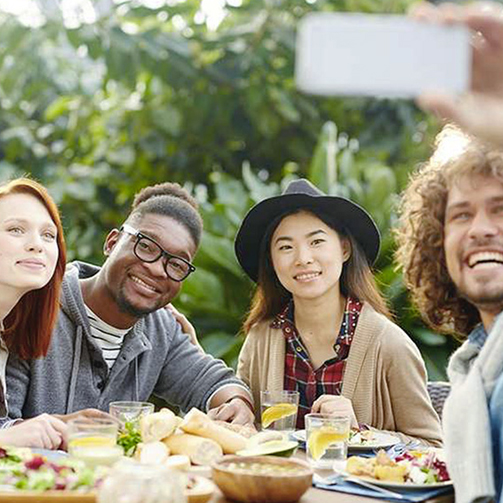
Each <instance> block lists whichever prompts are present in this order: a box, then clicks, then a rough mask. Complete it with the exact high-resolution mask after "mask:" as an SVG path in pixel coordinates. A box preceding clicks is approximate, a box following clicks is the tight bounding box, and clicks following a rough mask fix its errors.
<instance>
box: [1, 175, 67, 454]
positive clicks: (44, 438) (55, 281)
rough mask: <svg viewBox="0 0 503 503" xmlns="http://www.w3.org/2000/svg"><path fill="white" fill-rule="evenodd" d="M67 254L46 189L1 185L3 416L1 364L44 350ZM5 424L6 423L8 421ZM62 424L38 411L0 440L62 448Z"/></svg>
mask: <svg viewBox="0 0 503 503" xmlns="http://www.w3.org/2000/svg"><path fill="white" fill-rule="evenodd" d="M65 261H66V252H65V243H64V240H63V229H62V226H61V220H60V217H59V214H58V210H57V208H56V205H55V203H54V201H53V200H52V199H51V197H50V196H49V194H48V193H47V191H46V189H45V188H44V187H43V186H41V185H40V184H38V183H37V182H35V181H33V180H30V179H27V178H20V179H17V180H13V181H11V182H9V183H6V184H4V185H0V335H1V339H0V415H1V416H2V417H5V416H7V403H6V389H5V366H6V361H7V357H8V353H9V351H10V352H12V353H16V354H18V355H19V356H20V357H22V358H37V357H40V356H44V355H45V354H46V353H47V349H48V347H49V342H50V338H51V332H52V328H53V326H54V323H55V322H56V318H57V316H58V310H59V292H60V286H61V282H62V279H63V273H64V270H65ZM7 424H8V423H7ZM65 436H66V425H65V424H64V423H63V422H62V421H61V420H59V419H57V418H55V417H52V416H49V415H47V414H42V415H41V416H38V417H36V418H33V419H30V420H27V421H22V422H19V423H16V424H15V425H13V426H10V427H7V428H4V429H2V430H0V444H3V445H16V446H30V447H42V448H47V449H57V448H60V447H64V444H65Z"/></svg>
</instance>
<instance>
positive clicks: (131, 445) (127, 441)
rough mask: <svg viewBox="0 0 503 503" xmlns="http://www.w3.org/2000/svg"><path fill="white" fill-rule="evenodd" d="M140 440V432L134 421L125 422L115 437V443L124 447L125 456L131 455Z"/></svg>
mask: <svg viewBox="0 0 503 503" xmlns="http://www.w3.org/2000/svg"><path fill="white" fill-rule="evenodd" d="M141 441H142V438H141V433H140V431H139V430H138V428H137V426H136V423H134V422H126V424H125V425H124V429H123V430H121V431H119V436H118V437H117V444H118V445H120V446H121V447H122V448H123V449H124V454H125V455H126V456H133V455H134V453H135V452H136V447H137V446H138V444H139V443H140V442H141Z"/></svg>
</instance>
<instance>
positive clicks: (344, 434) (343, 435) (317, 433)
mask: <svg viewBox="0 0 503 503" xmlns="http://www.w3.org/2000/svg"><path fill="white" fill-rule="evenodd" d="M348 436H349V432H348V431H347V430H346V431H341V430H340V429H338V428H336V427H333V426H320V427H319V428H316V429H314V430H312V431H311V433H310V435H309V439H308V441H307V448H308V450H309V452H310V454H311V457H312V458H313V459H314V460H316V461H317V460H319V459H321V458H322V457H323V455H324V454H325V453H326V452H327V449H328V448H329V447H330V446H332V445H333V444H337V443H339V442H343V441H345V440H347V439H348Z"/></svg>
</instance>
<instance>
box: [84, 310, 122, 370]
mask: <svg viewBox="0 0 503 503" xmlns="http://www.w3.org/2000/svg"><path fill="white" fill-rule="evenodd" d="M85 308H86V313H87V316H88V318H89V324H90V325H91V336H92V338H93V339H94V342H96V344H97V345H98V346H99V348H100V349H101V352H102V353H103V358H104V359H105V361H106V362H107V365H108V368H109V369H111V368H112V365H113V364H114V363H115V360H117V356H118V355H119V351H120V350H121V348H122V343H123V342H124V337H125V335H126V334H127V333H128V332H129V330H130V329H129V328H125V329H122V328H116V327H113V326H112V325H109V324H108V323H105V322H104V321H103V320H102V319H101V318H99V317H98V316H97V315H96V314H95V313H94V312H93V311H91V309H89V307H88V306H87V305H86V306H85Z"/></svg>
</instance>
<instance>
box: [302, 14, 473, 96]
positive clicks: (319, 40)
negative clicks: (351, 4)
mask: <svg viewBox="0 0 503 503" xmlns="http://www.w3.org/2000/svg"><path fill="white" fill-rule="evenodd" d="M470 68H471V48H470V32H469V30H468V29H467V28H465V27H463V26H458V25H450V26H445V25H433V24H430V23H425V22H419V21H416V20H413V19H410V18H408V17H405V16H398V15H368V14H355V13H313V14H309V15H307V16H305V17H304V18H303V19H302V21H301V22H300V24H299V27H298V33H297V46H296V61H295V78H296V84H297V87H298V88H299V89H300V90H302V91H304V92H307V93H311V94H319V95H363V96H387V97H403V98H413V97H415V96H417V95H418V94H420V93H421V92H423V91H426V90H442V91H446V92H453V93H461V92H463V91H466V90H467V89H468V87H469V84H470Z"/></svg>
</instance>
